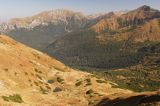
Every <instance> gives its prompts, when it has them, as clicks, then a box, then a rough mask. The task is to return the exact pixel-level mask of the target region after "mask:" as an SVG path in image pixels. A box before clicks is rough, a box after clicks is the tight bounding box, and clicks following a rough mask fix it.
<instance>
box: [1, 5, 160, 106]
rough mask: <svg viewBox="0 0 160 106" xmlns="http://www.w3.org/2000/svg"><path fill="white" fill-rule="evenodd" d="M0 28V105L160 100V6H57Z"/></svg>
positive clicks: (96, 105) (100, 105)
mask: <svg viewBox="0 0 160 106" xmlns="http://www.w3.org/2000/svg"><path fill="white" fill-rule="evenodd" d="M0 32H1V34H2V35H0V58H1V61H0V70H1V71H0V75H1V76H2V77H1V78H0V96H1V98H0V105H1V104H7V105H15V106H16V105H24V106H25V105H26V106H28V105H43V104H44V105H56V106H66V105H67V106H137V105H138V106H146V105H147V106H148V105H149V106H158V105H159V103H155V102H157V101H160V100H159V98H160V97H159V91H157V90H158V89H159V87H160V78H159V76H160V72H159V70H160V11H159V10H156V9H153V8H151V7H149V6H146V5H144V6H141V7H139V8H137V9H134V10H131V11H124V12H123V11H120V12H109V13H106V14H96V15H85V14H83V13H81V12H74V11H72V10H66V9H58V10H51V11H45V12H42V13H40V14H37V15H34V16H31V17H26V18H15V19H11V20H9V21H7V22H6V23H2V24H0ZM13 39H14V40H13ZM23 44H24V45H23ZM28 46H29V47H28ZM35 49H37V50H35ZM38 50H39V51H38ZM47 55H49V56H47ZM61 62H62V63H61ZM83 71H84V72H83ZM86 71H87V72H86ZM88 72H89V73H88ZM148 91H153V92H148ZM136 92H143V93H136ZM30 97H33V98H30ZM150 103H151V104H150Z"/></svg>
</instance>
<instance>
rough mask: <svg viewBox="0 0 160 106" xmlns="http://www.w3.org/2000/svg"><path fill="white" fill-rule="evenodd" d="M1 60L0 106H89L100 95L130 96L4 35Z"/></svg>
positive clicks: (1, 38) (1, 43)
mask: <svg viewBox="0 0 160 106" xmlns="http://www.w3.org/2000/svg"><path fill="white" fill-rule="evenodd" d="M0 58H1V61H0V76H1V77H0V105H12V106H14V105H15V106H17V105H23V106H28V105H49V106H50V105H54V106H66V105H68V106H75V105H76V106H88V105H91V106H92V105H93V103H96V101H98V100H100V99H101V98H102V97H103V96H107V97H111V96H109V95H114V94H126V93H132V92H131V91H129V90H123V89H119V88H114V87H112V86H114V85H116V84H114V83H112V82H109V81H105V80H103V79H99V78H97V77H96V76H94V75H92V74H89V73H84V72H80V71H76V70H73V69H71V68H69V67H67V66H65V65H64V64H62V63H60V62H58V61H57V60H55V59H52V58H50V57H49V56H47V55H45V54H43V53H41V52H39V51H36V50H34V49H31V48H28V47H26V46H24V45H22V44H20V43H18V42H16V41H14V40H12V39H10V38H8V37H7V36H5V35H1V36H0Z"/></svg>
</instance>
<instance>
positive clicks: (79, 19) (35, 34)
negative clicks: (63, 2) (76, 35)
mask: <svg viewBox="0 0 160 106" xmlns="http://www.w3.org/2000/svg"><path fill="white" fill-rule="evenodd" d="M89 20H92V17H90V18H89V17H87V16H85V15H83V14H82V13H79V12H73V11H71V10H65V9H59V10H53V11H46V12H42V13H40V14H38V15H35V16H32V17H27V18H22V19H12V20H10V21H9V22H7V23H4V24H1V26H0V27H1V28H0V30H1V32H2V33H5V34H7V35H9V36H10V37H12V38H14V39H15V40H17V41H19V42H22V43H24V44H26V45H28V46H31V47H33V48H36V49H39V50H43V49H44V48H46V46H48V45H49V44H50V43H51V42H53V41H54V40H55V39H56V37H58V36H62V35H64V34H66V33H69V32H72V31H74V30H78V29H80V28H82V27H84V25H85V24H87V23H88V22H89Z"/></svg>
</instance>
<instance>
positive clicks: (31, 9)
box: [0, 0, 160, 19]
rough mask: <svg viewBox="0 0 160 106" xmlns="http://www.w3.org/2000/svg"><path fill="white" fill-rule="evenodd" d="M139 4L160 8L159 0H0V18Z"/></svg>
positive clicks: (97, 10) (126, 6)
mask: <svg viewBox="0 0 160 106" xmlns="http://www.w3.org/2000/svg"><path fill="white" fill-rule="evenodd" d="M141 5H149V6H152V7H153V8H156V9H160V0H0V19H6V18H14V17H25V16H31V15H34V14H37V13H39V12H42V11H45V10H53V9H60V8H67V9H72V10H75V11H82V12H84V13H86V14H92V13H104V12H109V11H119V10H130V9H134V8H137V7H139V6H141Z"/></svg>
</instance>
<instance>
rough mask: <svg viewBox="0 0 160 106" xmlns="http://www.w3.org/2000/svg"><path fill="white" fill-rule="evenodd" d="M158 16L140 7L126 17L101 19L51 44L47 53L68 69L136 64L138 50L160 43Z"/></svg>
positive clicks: (144, 7) (140, 57) (117, 66)
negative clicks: (68, 67)
mask: <svg viewBox="0 0 160 106" xmlns="http://www.w3.org/2000/svg"><path fill="white" fill-rule="evenodd" d="M159 18H160V12H159V11H158V10H155V9H152V8H150V7H148V6H142V7H140V8H138V9H135V10H133V11H130V12H128V13H126V14H123V15H120V16H116V15H112V16H111V17H110V18H106V19H105V18H104V19H101V20H100V21H98V22H97V23H96V24H94V25H92V26H91V27H89V28H88V29H85V30H80V31H75V32H72V33H69V34H68V35H66V36H63V37H61V38H59V39H58V40H56V41H55V42H53V43H52V44H51V45H50V46H49V47H48V48H47V50H46V52H47V53H49V54H50V55H54V56H55V57H56V58H58V59H59V60H61V61H63V62H64V63H66V64H68V65H71V66H78V67H79V66H80V67H81V66H84V67H92V68H121V67H127V66H131V65H135V64H138V63H139V61H140V60H141V59H142V58H143V57H144V56H145V55H144V54H142V53H140V52H138V51H137V50H138V49H139V48H141V47H143V45H146V44H148V43H149V42H150V43H151V42H152V43H154V42H159V41H160V35H159V31H160V19H159Z"/></svg>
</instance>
